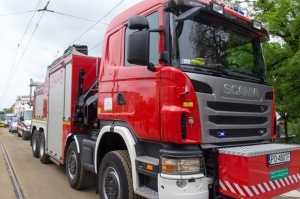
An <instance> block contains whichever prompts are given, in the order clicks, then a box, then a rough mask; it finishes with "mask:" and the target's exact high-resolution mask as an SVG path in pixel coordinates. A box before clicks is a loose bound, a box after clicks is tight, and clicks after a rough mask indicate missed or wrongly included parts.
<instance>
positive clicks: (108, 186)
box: [98, 150, 138, 199]
mask: <svg viewBox="0 0 300 199" xmlns="http://www.w3.org/2000/svg"><path fill="white" fill-rule="evenodd" d="M98 186H99V187H98V188H99V195H100V198H101V199H102V198H105V199H107V198H113V199H117V198H119V199H132V198H137V197H138V196H137V195H135V194H134V191H133V186H132V174H131V162H130V159H129V154H128V152H127V151H124V150H120V151H112V152H109V153H107V154H106V155H105V156H104V158H103V160H102V162H101V165H100V168H99V176H98Z"/></svg>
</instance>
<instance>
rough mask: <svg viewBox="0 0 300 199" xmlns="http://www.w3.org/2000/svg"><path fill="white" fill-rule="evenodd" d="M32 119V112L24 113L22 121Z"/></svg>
mask: <svg viewBox="0 0 300 199" xmlns="http://www.w3.org/2000/svg"><path fill="white" fill-rule="evenodd" d="M31 118H32V111H26V112H25V114H24V120H31Z"/></svg>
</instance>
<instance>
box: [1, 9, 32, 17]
mask: <svg viewBox="0 0 300 199" xmlns="http://www.w3.org/2000/svg"><path fill="white" fill-rule="evenodd" d="M30 12H35V10H30V11H25V12H15V13H10V14H0V17H5V16H10V15H19V14H26V13H30Z"/></svg>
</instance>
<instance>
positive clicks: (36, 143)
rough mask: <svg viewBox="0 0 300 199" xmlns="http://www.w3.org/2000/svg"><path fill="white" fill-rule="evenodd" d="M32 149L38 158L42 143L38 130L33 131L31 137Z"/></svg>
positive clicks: (34, 155)
mask: <svg viewBox="0 0 300 199" xmlns="http://www.w3.org/2000/svg"><path fill="white" fill-rule="evenodd" d="M31 150H32V155H33V157H36V158H38V157H39V151H40V143H39V132H38V131H37V130H34V131H33V134H32V137H31Z"/></svg>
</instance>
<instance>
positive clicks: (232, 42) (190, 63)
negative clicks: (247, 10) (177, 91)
mask: <svg viewBox="0 0 300 199" xmlns="http://www.w3.org/2000/svg"><path fill="white" fill-rule="evenodd" d="M170 15H171V17H170V29H171V31H170V32H171V33H170V34H171V38H172V39H171V41H172V42H171V43H172V44H171V45H172V47H171V50H172V52H171V62H172V65H173V66H175V67H178V68H180V69H181V70H186V71H189V72H195V73H204V74H208V75H219V76H223V77H227V78H234V79H240V80H243V81H254V82H265V76H266V74H265V64H264V58H263V52H262V48H261V42H260V40H259V38H258V37H257V36H256V35H255V34H254V32H251V31H249V30H247V29H245V28H243V27H241V26H237V25H235V24H233V23H229V22H226V21H224V20H221V19H219V18H216V17H211V16H209V15H206V16H205V15H204V14H203V13H200V14H199V16H198V17H196V18H194V20H184V21H179V22H177V21H175V18H176V16H175V15H173V14H170ZM200 15H201V17H200ZM202 15H203V16H202Z"/></svg>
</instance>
